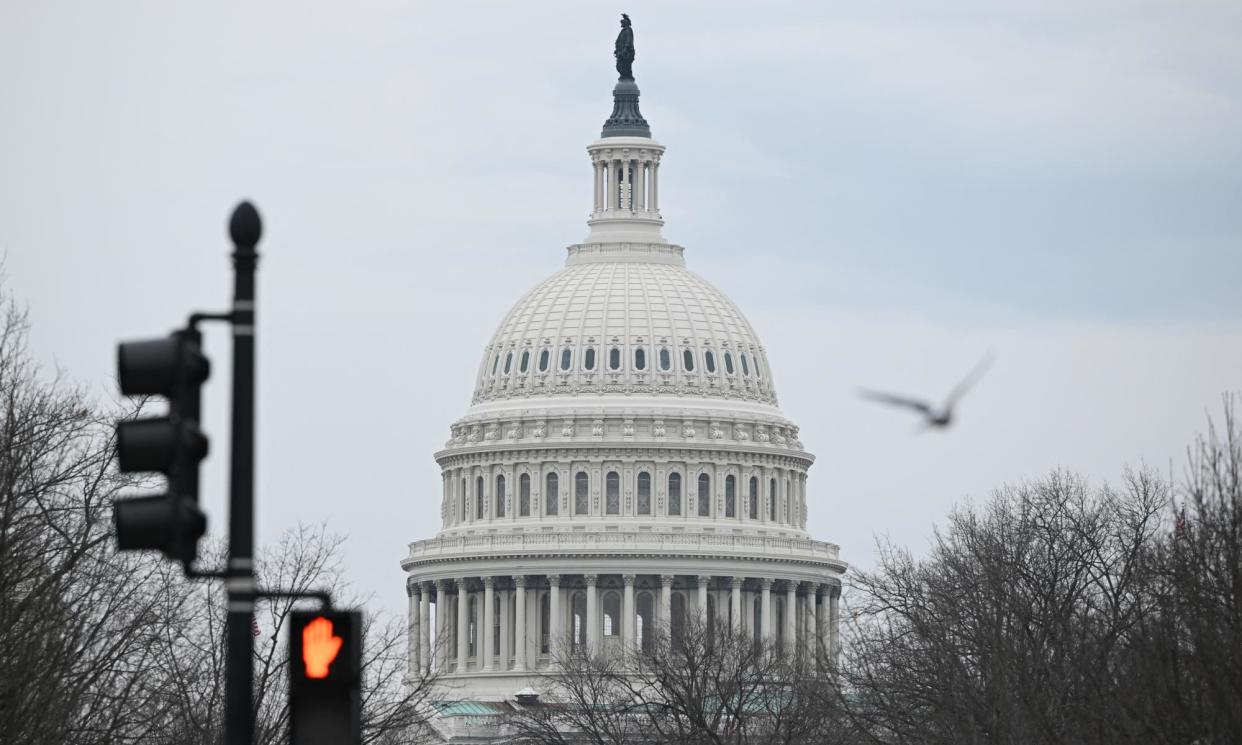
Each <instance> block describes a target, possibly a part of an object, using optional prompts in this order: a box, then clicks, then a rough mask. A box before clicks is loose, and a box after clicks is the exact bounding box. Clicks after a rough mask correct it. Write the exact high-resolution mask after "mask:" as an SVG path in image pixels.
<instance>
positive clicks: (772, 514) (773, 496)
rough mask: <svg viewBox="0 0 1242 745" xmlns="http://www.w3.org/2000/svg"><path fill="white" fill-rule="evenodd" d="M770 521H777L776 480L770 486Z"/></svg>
mask: <svg viewBox="0 0 1242 745" xmlns="http://www.w3.org/2000/svg"><path fill="white" fill-rule="evenodd" d="M768 519H769V520H772V521H775V520H776V479H772V481H771V483H769V484H768Z"/></svg>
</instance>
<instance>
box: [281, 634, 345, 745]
mask: <svg viewBox="0 0 1242 745" xmlns="http://www.w3.org/2000/svg"><path fill="white" fill-rule="evenodd" d="M291 620H292V623H291V625H290V627H289V670H290V680H289V722H290V742H291V743H292V745H320V744H321V743H323V744H324V745H326V744H327V743H331V744H332V745H359V744H360V743H361V742H362V706H361V701H362V696H361V687H362V614H361V613H360V612H358V611H338V610H333V611H318V612H311V611H294V612H293V613H292V614H291Z"/></svg>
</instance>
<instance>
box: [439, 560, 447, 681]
mask: <svg viewBox="0 0 1242 745" xmlns="http://www.w3.org/2000/svg"><path fill="white" fill-rule="evenodd" d="M448 609H449V598H448V582H447V581H445V580H442V579H438V580H436V670H438V671H440V672H444V669H445V668H446V667H448V664H447V659H448V636H449V629H448V617H449V615H448Z"/></svg>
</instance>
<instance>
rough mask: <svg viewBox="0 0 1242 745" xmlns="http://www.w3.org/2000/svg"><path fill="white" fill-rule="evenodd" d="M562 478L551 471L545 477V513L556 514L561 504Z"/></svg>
mask: <svg viewBox="0 0 1242 745" xmlns="http://www.w3.org/2000/svg"><path fill="white" fill-rule="evenodd" d="M560 503H561V500H560V479H559V478H558V477H557V475H556V474H555V473H549V474H548V477H547V478H546V479H544V489H543V504H544V510H543V512H544V514H545V515H555V514H557V513H558V512H559V506H560Z"/></svg>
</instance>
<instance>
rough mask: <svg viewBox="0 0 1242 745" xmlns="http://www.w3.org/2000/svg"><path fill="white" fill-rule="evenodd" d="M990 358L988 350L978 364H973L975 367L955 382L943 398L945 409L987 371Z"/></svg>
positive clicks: (990, 362) (990, 363)
mask: <svg viewBox="0 0 1242 745" xmlns="http://www.w3.org/2000/svg"><path fill="white" fill-rule="evenodd" d="M992 360H993V355H992V354H991V353H990V352H989V353H988V354H987V355H986V356H985V357H984V358H983V359H981V360H979V364H977V365H975V369H974V370H971V371H970V374H969V375H967V376H966V377H965V378H963V379H962V382H960V383H958V384H957V386H956V387H955V388H954V389H953V390H952V391H951V392H950V393H949V397H948V398H947V399H945V402H944V408H945V410H946V411H948V410H949V409H952V408H953V406H954V404H956V403H957V401H958V399H960V398H961V397H962V396H964V395H966V391H969V390H970V388H971V386H973V385H974V384H975V383H977V382H978V381H979V378H982V377H983V374H984V373H985V372H987V371H988V368H989V367H991V366H992Z"/></svg>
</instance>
